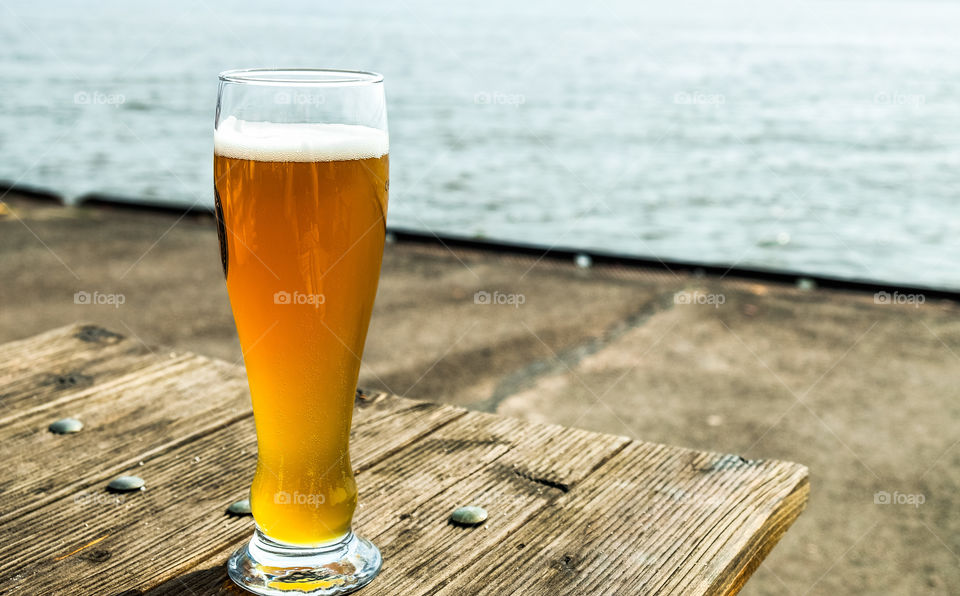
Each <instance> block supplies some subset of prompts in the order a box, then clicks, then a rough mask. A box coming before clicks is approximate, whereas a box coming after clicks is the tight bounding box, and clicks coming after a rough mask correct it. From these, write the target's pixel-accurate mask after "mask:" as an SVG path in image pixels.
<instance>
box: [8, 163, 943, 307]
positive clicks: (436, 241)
mask: <svg viewBox="0 0 960 596" xmlns="http://www.w3.org/2000/svg"><path fill="white" fill-rule="evenodd" d="M8 193H10V194H16V195H21V196H24V197H26V198H29V199H34V200H39V201H50V202H55V203H57V204H59V205H60V206H62V207H89V208H98V209H108V210H121V211H129V212H131V213H137V212H139V213H153V214H161V215H177V216H192V217H200V218H204V217H209V218H211V219H212V218H213V217H214V215H215V212H214V209H213V207H212V206H211V207H206V206H201V205H194V206H188V207H184V206H182V205H173V204H170V203H164V202H158V201H150V200H142V199H138V198H136V197H125V196H118V195H111V194H106V193H87V194H84V195H81V196H79V197H77V199H76V201H74V202H72V203H68V202H67V201H66V200H65V199H64V197H63V196H62V195H60V194H58V193H56V192H54V191H52V190H49V189H45V188H41V187H34V186H21V185H16V184H9V183H5V182H0V197H3V196H5V195H7V194H8ZM2 200H3V199H2V198H0V202H2ZM387 234H388V236H389V237H391V238H392V239H393V240H394V241H397V242H404V243H412V244H420V245H434V246H444V247H451V248H462V249H468V250H481V251H487V252H490V253H493V254H503V255H513V256H520V257H523V256H527V257H531V256H532V257H534V258H537V259H541V260H546V261H556V262H574V263H576V264H577V265H578V266H584V265H585V266H586V267H593V266H606V267H620V268H626V269H642V270H660V271H665V272H669V273H679V274H688V275H693V276H694V277H712V278H715V279H720V280H722V279H727V278H729V279H732V280H738V281H755V282H764V283H776V284H783V285H795V286H797V287H799V288H801V289H814V288H823V289H831V290H841V291H847V292H857V293H864V294H881V293H883V292H886V293H887V294H890V295H912V296H916V295H923V296H924V298H925V299H931V300H949V301H952V302H957V303H960V289H956V290H953V289H950V288H942V287H934V286H926V285H914V284H903V283H897V282H884V281H879V280H871V279H853V278H849V279H848V278H841V277H836V276H831V275H821V274H816V273H807V272H802V271H792V270H784V269H773V268H765V267H739V266H736V265H728V264H723V263H719V264H718V263H698V262H693V261H685V260H674V259H660V258H657V257H650V256H641V255H628V254H618V253H613V252H609V251H599V250H589V249H588V250H584V249H578V248H575V247H569V246H556V245H554V246H544V245H537V244H526V243H522V242H512V241H507V240H496V239H480V238H471V237H468V236H460V235H456V234H433V233H429V232H421V231H418V230H413V229H408V228H395V227H392V226H387Z"/></svg>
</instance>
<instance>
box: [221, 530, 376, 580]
mask: <svg viewBox="0 0 960 596" xmlns="http://www.w3.org/2000/svg"><path fill="white" fill-rule="evenodd" d="M382 562H383V559H382V558H381V557H380V551H379V550H378V549H377V547H376V546H374V545H373V543H372V542H370V541H369V540H366V539H364V538H360V537H358V536H356V535H355V534H354V533H353V532H350V533H348V534H347V535H346V536H344V537H343V538H342V539H340V540H338V541H337V542H332V543H330V544H328V545H324V546H317V547H304V546H295V545H291V544H283V543H280V542H276V541H274V540H271V539H270V538H268V537H267V536H265V535H264V534H263V532H261V531H260V530H259V529H257V531H256V533H255V534H254V535H253V538H252V539H251V540H250V543H249V544H247V545H245V546H243V547H242V548H240V549H239V550H237V552H235V553H233V555H231V556H230V560H229V561H227V575H229V576H230V579H232V580H233V581H234V582H235V583H236V584H237V585H239V586H240V587H242V588H244V589H246V590H249V591H251V592H253V593H254V594H281V595H289V594H316V595H319V594H348V593H350V592H353V591H355V590H359V589H360V588H362V587H363V586H365V585H367V584H368V583H370V581H371V580H372V579H373V578H375V577H376V576H377V573H379V572H380V565H381V563H382Z"/></svg>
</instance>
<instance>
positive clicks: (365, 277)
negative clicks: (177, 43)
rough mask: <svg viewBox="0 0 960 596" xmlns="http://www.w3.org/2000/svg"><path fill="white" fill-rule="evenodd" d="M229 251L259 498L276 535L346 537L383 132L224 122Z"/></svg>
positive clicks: (376, 242) (222, 201)
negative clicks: (356, 396)
mask: <svg viewBox="0 0 960 596" xmlns="http://www.w3.org/2000/svg"><path fill="white" fill-rule="evenodd" d="M214 150H215V155H214V177H215V181H216V182H215V186H216V194H217V202H218V205H217V209H218V219H219V220H220V222H221V226H220V234H221V256H222V258H223V262H224V272H225V275H226V280H227V290H228V293H229V295H230V303H231V307H232V308H233V315H234V319H235V320H236V324H237V332H238V335H239V337H240V344H241V347H242V349H243V356H244V362H245V365H246V369H247V377H248V379H249V383H250V393H251V396H252V400H253V412H254V417H255V420H256V427H257V442H258V456H257V471H256V475H255V477H254V480H253V485H252V488H251V506H252V509H253V516H254V518H255V520H256V522H257V526H258V527H259V528H260V530H262V531H263V533H264V534H266V535H268V536H269V537H270V538H272V539H274V540H276V541H279V542H282V543H288V544H294V545H305V546H315V545H320V544H324V543H329V542H331V541H333V540H336V539H339V538H341V537H343V536H344V535H346V534H347V533H348V532H349V531H350V523H351V519H352V517H353V512H354V508H355V507H356V503H357V489H356V484H355V483H354V479H353V469H352V468H351V465H350V454H349V452H348V443H349V436H350V424H351V417H352V413H353V402H354V392H355V390H356V385H357V377H358V374H359V370H360V357H361V356H362V355H363V347H364V342H365V340H366V336H367V327H368V324H369V321H370V313H371V310H372V308H373V302H374V297H375V295H376V293H377V281H378V278H379V274H380V263H381V259H382V256H383V244H384V234H385V229H386V219H385V217H386V211H387V186H388V184H387V180H388V154H387V150H388V148H387V140H386V133H385V132H383V131H379V130H376V129H373V128H367V127H363V126H356V125H337V124H275V123H264V122H261V123H256V122H243V121H240V120H236V119H235V118H233V117H232V116H231V117H230V118H227V119H226V120H225V121H224V122H221V123H220V126H218V129H217V131H216V133H215V141H214Z"/></svg>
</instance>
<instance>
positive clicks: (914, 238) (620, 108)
mask: <svg viewBox="0 0 960 596" xmlns="http://www.w3.org/2000/svg"><path fill="white" fill-rule="evenodd" d="M327 4H328V3H317V2H289V3H279V4H271V3H264V2H258V3H252V2H231V3H217V2H212V1H209V0H206V1H204V0H201V1H199V2H170V3H129V2H100V3H73V2H64V1H62V0H61V1H59V2H44V3H36V2H7V3H5V4H4V5H3V6H0V32H2V39H3V40H4V42H3V43H2V44H0V68H2V75H3V76H2V79H0V179H2V180H7V181H19V182H21V183H29V184H34V185H39V186H44V187H48V188H52V189H55V190H58V191H61V192H63V193H65V194H67V195H69V196H71V197H77V196H79V195H82V194H83V193H86V192H91V191H101V192H110V193H116V194H120V195H124V196H129V197H144V198H148V199H151V200H155V201H156V200H162V201H170V202H173V203H176V204H180V205H189V204H191V203H194V202H196V203H201V204H206V205H211V204H212V191H211V189H212V175H211V161H212V158H211V152H212V138H211V135H212V124H213V115H214V104H215V100H216V74H217V72H219V71H220V70H224V69H227V68H235V67H246V66H277V65H284V66H328V67H339V68H365V69H373V70H378V71H380V72H383V73H384V74H385V75H386V76H387V85H388V86H387V91H388V97H389V109H390V132H391V137H392V139H391V166H392V180H391V208H390V224H391V225H394V226H403V227H410V228H418V229H424V230H432V231H435V232H438V233H440V232H446V233H456V234H461V235H470V236H475V235H476V236H484V237H490V238H501V239H508V240H518V241H524V242H534V243H542V244H545V245H554V244H556V245H563V246H577V247H584V248H599V249H605V250H612V251H617V252H624V253H633V254H638V255H643V256H659V257H661V258H665V259H667V258H674V259H691V260H698V261H708V262H721V263H731V264H733V263H737V264H740V265H743V266H766V267H774V268H789V269H795V270H802V271H808V272H812V273H822V274H832V275H840V276H845V277H852V278H871V279H879V280H888V281H894V282H901V283H916V284H928V285H936V286H945V287H952V288H960V241H958V237H960V235H958V231H960V200H958V194H960V179H958V172H960V169H958V164H960V60H958V59H957V57H958V56H960V35H957V32H958V31H960V4H956V3H948V2H934V3H926V2H907V1H901V2H887V3H884V2H868V1H853V2H845V1H831V2H802V3H800V2H780V1H776V0H768V1H765V2H728V1H715V2H684V1H678V2H639V3H638V2H626V1H618V0H609V1H600V2H596V3H594V2H533V3H521V2H482V3H474V2H471V3H462V5H457V3H443V4H440V3H430V2H425V1H420V0H402V1H399V2H387V1H385V0H376V1H372V2H363V3H359V2H358V3H351V6H348V7H344V6H328V5H327Z"/></svg>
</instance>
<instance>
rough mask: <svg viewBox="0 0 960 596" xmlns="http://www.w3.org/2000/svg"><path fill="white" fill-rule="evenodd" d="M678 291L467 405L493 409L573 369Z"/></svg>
mask: <svg viewBox="0 0 960 596" xmlns="http://www.w3.org/2000/svg"><path fill="white" fill-rule="evenodd" d="M676 292H677V290H671V291H669V292H665V293H662V294H659V295H658V296H656V297H655V298H653V299H652V300H650V301H649V302H647V303H646V304H644V305H643V307H642V308H640V309H639V310H637V311H635V312H633V313H630V314H629V315H627V316H626V317H624V318H622V319H619V320H617V321H616V322H615V323H614V324H612V325H610V326H609V327H607V329H605V330H604V331H603V332H602V333H601V334H600V335H599V336H595V337H590V338H588V339H586V340H585V341H583V342H580V343H578V344H575V345H572V346H569V347H567V348H564V349H563V350H561V351H559V352H557V353H556V357H553V356H551V357H549V358H546V359H541V360H535V361H533V362H531V363H529V364H527V365H526V366H523V367H521V368H519V369H517V370H515V371H513V372H511V373H509V374H507V375H506V376H504V377H503V378H502V379H501V380H500V382H499V383H497V386H496V387H495V388H494V390H493V392H492V394H491V395H490V397H489V398H488V399H485V400H483V401H479V402H474V403H472V404H470V405H469V406H468V407H469V408H471V409H475V410H479V411H481V412H496V411H497V408H498V407H499V406H500V404H501V403H503V401H504V400H506V399H507V398H509V397H511V396H512V395H515V394H517V393H520V392H521V391H524V390H527V389H530V388H531V387H533V386H534V385H535V384H536V382H537V381H538V380H539V379H541V378H543V377H546V376H549V375H552V374H556V373H560V372H566V371H568V370H573V368H574V367H576V366H577V364H579V363H580V362H581V361H582V360H583V359H584V358H586V357H588V356H591V355H593V354H596V353H597V352H599V351H600V350H602V349H604V348H605V347H607V346H608V345H610V344H611V343H613V342H614V341H616V340H618V339H620V338H621V337H623V336H624V335H626V334H627V333H628V332H629V331H631V330H633V329H636V328H637V327H639V326H641V325H643V324H644V323H646V322H647V321H648V320H649V319H650V318H651V317H653V315H655V314H657V313H660V312H663V311H666V310H669V309H671V308H673V307H674V305H675V303H674V295H675V294H676Z"/></svg>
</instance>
